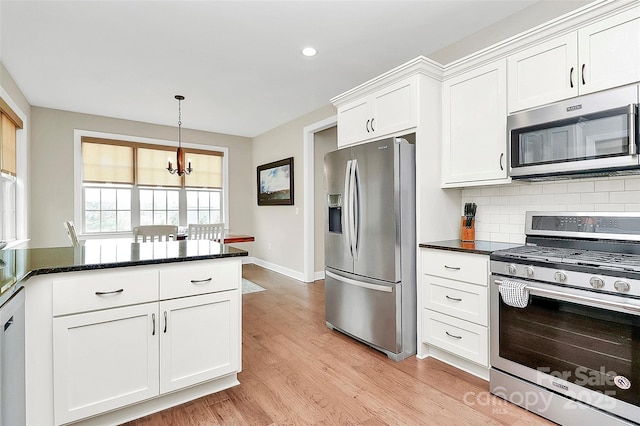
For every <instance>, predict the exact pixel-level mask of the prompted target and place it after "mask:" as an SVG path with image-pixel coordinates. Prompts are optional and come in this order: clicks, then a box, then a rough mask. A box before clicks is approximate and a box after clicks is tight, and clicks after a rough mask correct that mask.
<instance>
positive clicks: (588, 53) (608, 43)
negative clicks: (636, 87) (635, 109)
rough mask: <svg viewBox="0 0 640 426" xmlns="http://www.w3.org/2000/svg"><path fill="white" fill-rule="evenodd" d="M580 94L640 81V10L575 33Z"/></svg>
mask: <svg viewBox="0 0 640 426" xmlns="http://www.w3.org/2000/svg"><path fill="white" fill-rule="evenodd" d="M578 46H579V48H580V50H579V58H580V93H581V94H585V93H591V92H596V91H598V90H603V89H608V88H611V87H616V86H622V85H625V84H629V83H635V82H637V81H640V7H636V8H634V9H631V10H628V11H626V12H623V13H621V14H618V15H614V16H612V17H610V18H608V19H605V20H603V21H600V22H597V23H594V24H592V25H589V26H587V27H585V28H583V29H581V30H580V31H579V32H578Z"/></svg>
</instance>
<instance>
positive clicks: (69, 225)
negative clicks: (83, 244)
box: [64, 220, 80, 247]
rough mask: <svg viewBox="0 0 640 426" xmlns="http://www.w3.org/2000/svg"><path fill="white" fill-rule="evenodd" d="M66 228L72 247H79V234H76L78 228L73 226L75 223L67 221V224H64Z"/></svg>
mask: <svg viewBox="0 0 640 426" xmlns="http://www.w3.org/2000/svg"><path fill="white" fill-rule="evenodd" d="M64 227H65V228H66V230H67V235H68V236H69V239H70V240H71V245H72V246H74V247H79V246H80V241H78V234H76V227H75V225H74V224H73V222H72V221H70V220H67V221H66V222H64Z"/></svg>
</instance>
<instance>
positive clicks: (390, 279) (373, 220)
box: [324, 138, 416, 361]
mask: <svg viewBox="0 0 640 426" xmlns="http://www.w3.org/2000/svg"><path fill="white" fill-rule="evenodd" d="M324 167H325V178H326V184H327V200H326V201H327V204H326V208H325V221H326V222H325V239H324V242H325V303H326V323H327V327H329V328H331V329H336V330H338V331H341V332H343V333H345V334H348V335H350V336H351V337H354V338H356V339H358V340H360V341H362V342H364V343H366V344H368V345H370V346H372V347H374V348H376V349H378V350H380V351H382V352H384V353H386V354H387V356H389V358H391V359H394V360H396V361H400V360H402V359H405V358H406V357H408V356H411V355H414V354H415V353H416V225H415V224H416V217H415V214H416V213H415V212H416V205H415V193H416V186H415V145H414V144H412V143H409V142H408V141H407V140H406V139H403V138H390V139H384V140H380V141H376V142H370V143H367V144H362V145H357V146H353V147H349V148H343V149H339V150H337V151H333V152H330V153H328V154H327V155H325V157H324Z"/></svg>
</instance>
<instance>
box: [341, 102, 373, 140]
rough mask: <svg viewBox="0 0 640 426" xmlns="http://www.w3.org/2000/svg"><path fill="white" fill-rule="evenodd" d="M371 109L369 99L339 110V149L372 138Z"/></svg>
mask: <svg viewBox="0 0 640 426" xmlns="http://www.w3.org/2000/svg"><path fill="white" fill-rule="evenodd" d="M371 118H372V115H371V108H370V105H369V103H368V102H367V98H363V99H358V100H357V101H355V102H352V103H350V104H347V105H344V106H343V107H340V108H339V109H338V148H340V147H343V146H346V145H351V144H354V143H357V142H360V141H363V140H366V139H369V138H370V137H371V129H370V127H369V126H370V124H371Z"/></svg>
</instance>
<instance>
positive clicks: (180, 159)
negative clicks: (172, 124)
mask: <svg viewBox="0 0 640 426" xmlns="http://www.w3.org/2000/svg"><path fill="white" fill-rule="evenodd" d="M175 98H176V99H177V100H178V151H177V152H176V163H177V165H176V168H175V169H174V168H173V165H172V164H171V160H168V163H169V164H168V167H167V170H168V171H169V173H171V174H172V175H174V174H176V173H177V174H178V176H182V175H185V174H186V175H189V174H191V172H192V171H193V169H192V168H191V161H189V164H188V165H187V168H186V169H185V167H184V151H183V150H182V105H181V102H182V101H184V96H182V95H176V96H175Z"/></svg>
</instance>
